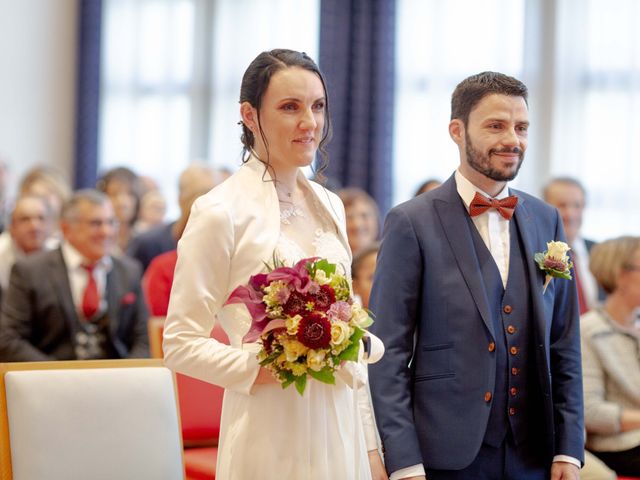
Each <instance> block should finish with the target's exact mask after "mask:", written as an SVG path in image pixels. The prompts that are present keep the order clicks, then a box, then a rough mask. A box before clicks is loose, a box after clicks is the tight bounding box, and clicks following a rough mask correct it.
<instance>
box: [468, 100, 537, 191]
mask: <svg viewBox="0 0 640 480" xmlns="http://www.w3.org/2000/svg"><path fill="white" fill-rule="evenodd" d="M528 128H529V111H528V109H527V104H526V102H525V101H524V98H522V97H512V96H508V95H500V94H490V95H487V96H486V97H484V98H483V99H482V100H481V101H480V102H479V103H478V105H476V106H475V107H474V109H473V110H471V113H470V114H469V121H468V123H467V125H466V129H465V156H464V157H463V158H465V160H466V162H467V164H468V165H469V167H471V168H472V169H473V170H475V171H476V172H478V173H480V174H481V175H483V176H485V177H488V178H490V179H491V180H495V181H497V182H505V181H509V180H513V179H514V178H515V177H516V175H517V174H518V171H519V170H520V166H521V165H522V161H523V160H524V152H525V150H526V149H527V133H528V132H527V131H528Z"/></svg>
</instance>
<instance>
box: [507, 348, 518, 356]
mask: <svg viewBox="0 0 640 480" xmlns="http://www.w3.org/2000/svg"><path fill="white" fill-rule="evenodd" d="M509 351H510V352H511V355H517V354H518V347H511V348H510V349H509Z"/></svg>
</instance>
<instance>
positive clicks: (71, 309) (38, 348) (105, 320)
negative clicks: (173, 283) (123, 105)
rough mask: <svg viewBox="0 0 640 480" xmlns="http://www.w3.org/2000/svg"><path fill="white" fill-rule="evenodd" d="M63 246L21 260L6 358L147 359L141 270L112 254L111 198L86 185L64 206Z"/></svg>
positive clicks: (10, 300)
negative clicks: (85, 188)
mask: <svg viewBox="0 0 640 480" xmlns="http://www.w3.org/2000/svg"><path fill="white" fill-rule="evenodd" d="M61 228H62V234H63V237H64V239H63V242H62V244H61V246H60V248H58V249H56V250H52V251H49V252H42V253H38V254H34V255H32V256H30V257H28V258H25V259H23V260H20V261H18V262H16V263H15V265H14V266H13V269H12V272H11V277H10V281H9V288H8V290H7V292H6V296H5V298H4V301H3V303H2V310H1V314H0V361H39V360H42V361H44V360H69V359H97V358H125V357H146V356H148V354H149V343H148V337H147V316H148V315H147V309H146V306H145V303H144V298H143V295H142V293H141V286H140V277H141V269H140V267H139V265H138V264H137V263H135V262H134V261H132V260H130V259H127V258H124V257H123V258H119V257H114V256H111V255H110V252H111V250H112V247H113V245H114V243H115V239H116V234H117V228H118V226H117V222H116V220H115V216H114V212H113V207H112V205H111V202H110V201H109V199H108V198H107V197H106V196H105V195H103V194H102V193H99V192H97V191H95V190H80V191H78V192H76V193H75V194H74V195H73V196H72V198H71V199H70V200H69V201H68V202H67V204H66V205H65V206H64V208H63V210H62V219H61Z"/></svg>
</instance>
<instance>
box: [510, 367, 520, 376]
mask: <svg viewBox="0 0 640 480" xmlns="http://www.w3.org/2000/svg"><path fill="white" fill-rule="evenodd" d="M518 373H520V369H519V368H516V367H513V368H512V369H511V375H513V376H514V377H515V376H516V375H518Z"/></svg>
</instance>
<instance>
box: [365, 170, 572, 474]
mask: <svg viewBox="0 0 640 480" xmlns="http://www.w3.org/2000/svg"><path fill="white" fill-rule="evenodd" d="M511 193H512V194H515V195H517V196H518V197H519V203H518V206H517V208H516V210H515V215H514V218H513V219H512V220H511V221H512V222H513V221H515V222H516V228H517V229H518V231H519V233H520V236H521V238H522V247H523V249H524V256H525V259H526V262H527V264H526V267H527V276H528V288H529V289H530V295H531V303H532V308H531V310H532V314H531V317H532V318H530V319H528V325H529V328H530V333H529V334H530V335H531V336H532V337H533V340H534V352H533V353H532V356H531V361H532V362H535V365H533V366H530V368H531V369H532V370H533V371H534V374H535V379H537V381H538V382H539V391H540V392H542V396H541V398H542V403H543V405H542V409H541V410H542V413H543V416H544V428H543V430H544V435H545V436H544V438H545V444H544V445H539V447H538V448H539V449H540V450H542V451H544V452H545V455H546V458H547V459H548V462H549V463H550V462H551V460H552V458H553V456H554V455H569V456H572V457H574V458H577V459H579V460H582V459H583V402H582V378H581V361H580V334H579V312H578V310H579V309H578V301H577V294H576V289H575V284H574V282H573V281H569V280H564V279H554V280H553V281H552V282H551V283H550V284H549V286H548V287H547V289H546V292H545V293H543V284H544V281H545V274H544V272H543V271H541V270H540V269H539V268H538V267H537V265H536V263H535V261H534V254H535V253H536V252H543V251H545V250H546V249H547V242H549V241H552V240H563V239H564V232H563V229H562V222H561V220H560V217H559V215H558V212H557V211H556V210H555V209H554V208H552V207H550V206H549V205H547V204H545V203H544V202H542V201H540V200H538V199H536V198H535V197H532V196H530V195H528V194H526V193H523V192H520V191H515V190H511ZM472 228H475V227H474V225H473V224H472V222H469V220H468V213H467V210H466V208H465V206H464V203H463V202H462V199H461V198H460V196H459V194H458V192H457V190H456V183H455V179H454V177H453V176H452V177H451V178H450V179H449V180H448V181H446V182H445V183H444V184H443V185H442V186H440V187H439V188H437V189H435V190H432V191H431V192H428V193H426V194H423V195H421V196H419V197H416V198H414V199H412V200H410V201H408V202H406V203H404V204H402V205H399V206H397V207H396V208H394V209H393V210H391V211H390V213H389V214H388V216H387V218H386V221H385V227H384V234H383V240H382V246H381V250H380V253H379V256H378V262H377V268H376V275H375V280H374V284H373V289H372V294H371V301H370V309H371V311H372V312H373V313H374V315H375V319H376V320H375V323H374V325H373V326H372V331H373V332H374V333H375V334H376V335H378V336H379V337H380V338H382V340H383V341H384V344H385V347H386V353H385V355H384V357H383V358H382V360H380V361H379V362H378V363H376V364H374V365H370V367H369V371H370V379H371V391H372V396H373V403H374V408H375V414H376V420H377V424H378V428H379V429H380V434H381V438H382V442H383V447H384V451H385V461H386V466H387V469H388V470H389V472H393V471H396V470H398V469H401V468H404V467H408V466H411V465H415V464H419V463H424V464H425V467H427V468H432V469H443V470H458V469H462V468H465V467H466V466H468V465H469V464H470V463H471V462H472V461H473V460H474V458H475V457H476V455H477V453H478V451H479V449H480V446H481V444H482V441H483V438H484V436H485V433H486V429H487V423H488V418H489V411H490V408H487V402H486V394H487V392H491V393H492V394H495V393H494V388H495V379H496V357H495V355H491V352H490V349H488V348H487V346H488V344H489V343H490V342H492V341H495V339H496V332H495V331H494V330H495V329H494V324H493V322H492V318H491V314H490V307H489V303H488V300H487V293H486V290H485V288H484V285H483V278H482V275H481V272H480V267H479V264H478V258H477V255H476V253H475V249H474V244H473V238H472V230H471V229H472ZM498 334H501V333H500V332H498Z"/></svg>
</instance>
